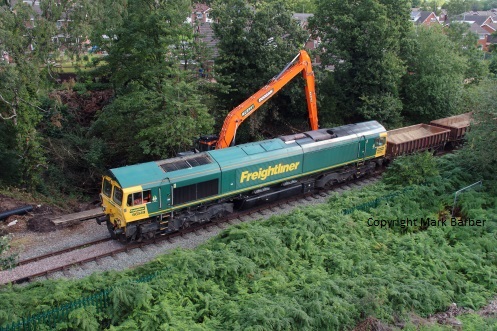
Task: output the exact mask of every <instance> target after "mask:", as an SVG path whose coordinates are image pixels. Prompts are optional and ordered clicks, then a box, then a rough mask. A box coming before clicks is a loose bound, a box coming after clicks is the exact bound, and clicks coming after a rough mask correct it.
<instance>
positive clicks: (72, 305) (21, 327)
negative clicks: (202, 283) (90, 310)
mask: <svg viewBox="0 0 497 331" xmlns="http://www.w3.org/2000/svg"><path fill="white" fill-rule="evenodd" d="M166 272H167V271H166V270H163V271H158V272H155V273H152V274H149V275H146V276H143V277H140V278H138V279H136V280H131V281H129V282H136V283H147V282H149V281H151V280H152V279H154V278H156V277H157V276H159V275H162V274H164V273H166ZM129 282H128V283H129ZM118 286H119V285H118ZM116 287H117V286H113V287H110V288H107V289H104V290H102V291H100V292H98V293H95V294H92V295H89V296H86V297H84V298H81V299H78V300H75V301H73V302H69V303H66V304H64V305H61V306H60V307H57V308H53V309H50V310H47V311H45V312H42V313H38V314H33V315H31V316H28V317H23V318H21V319H20V320H19V321H16V322H13V323H11V324H10V325H7V326H3V327H0V331H35V330H38V329H39V328H40V326H42V325H43V326H46V327H49V328H55V326H56V324H57V323H60V322H63V321H67V320H68V317H69V314H70V313H71V312H72V311H73V310H76V309H78V308H86V307H90V306H95V307H96V308H97V310H99V311H101V310H104V309H105V308H107V307H109V306H110V304H111V300H110V293H111V292H112V290H113V289H114V288H116Z"/></svg>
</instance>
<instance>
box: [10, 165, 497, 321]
mask: <svg viewBox="0 0 497 331" xmlns="http://www.w3.org/2000/svg"><path fill="white" fill-rule="evenodd" d="M457 157H458V155H448V156H445V157H443V158H437V159H434V160H432V161H426V160H425V162H424V163H426V164H430V163H431V162H436V163H438V165H439V169H441V170H440V174H435V175H434V176H432V177H431V179H430V180H428V181H426V182H425V183H424V184H423V185H411V186H410V188H409V190H401V191H399V190H397V189H393V187H392V186H390V185H388V184H385V183H379V184H375V185H372V186H368V187H366V188H363V189H361V190H357V191H351V192H347V193H345V194H344V195H342V196H338V195H336V196H333V197H332V198H331V199H330V200H329V202H328V203H327V204H324V205H321V206H319V207H318V208H316V207H312V208H303V209H298V210H296V211H294V212H293V213H291V214H289V215H282V216H278V217H273V218H271V219H270V220H268V221H265V222H259V223H250V224H241V225H237V226H233V227H231V228H229V229H227V230H225V231H223V232H222V233H221V234H220V235H218V236H217V237H216V238H214V239H213V240H211V241H209V242H208V243H206V244H204V245H203V246H201V247H199V248H197V249H195V250H176V251H174V252H172V253H171V254H168V255H164V256H162V257H160V258H158V259H157V260H156V261H154V262H152V263H149V264H147V265H145V266H143V267H140V268H138V269H136V270H132V271H127V272H125V273H115V272H112V273H104V274H102V275H96V274H95V275H93V276H91V277H90V278H87V279H84V280H82V281H78V282H76V281H46V282H41V283H36V284H32V285H28V286H27V287H24V288H18V287H7V288H4V289H3V291H1V292H0V299H1V300H2V304H3V308H4V311H5V314H4V315H1V316H0V323H1V324H3V325H6V323H7V322H8V321H13V320H14V321H15V320H17V319H18V318H19V317H20V316H26V315H29V314H31V313H37V312H42V311H46V310H47V309H50V308H52V307H54V306H57V305H61V304H64V303H67V302H71V301H73V300H77V299H79V298H81V297H84V296H86V295H89V294H92V293H99V292H100V291H101V290H103V289H110V292H109V300H110V301H109V303H110V304H109V305H108V306H107V307H105V308H99V309H95V307H91V305H90V306H87V307H86V308H84V307H83V308H78V309H76V310H74V311H73V312H72V313H70V315H69V319H68V321H66V322H64V321H62V323H60V325H59V329H61V330H63V329H67V328H68V327H73V328H76V329H85V326H87V327H90V326H95V325H100V327H102V328H109V329H110V330H128V329H129V330H131V329H159V328H160V327H166V328H172V329H188V330H190V329H199V330H219V329H230V330H238V329H240V330H241V329H254V330H255V329H261V330H275V329H281V330H288V329H299V330H316V329H330V330H339V329H349V328H352V327H353V326H354V325H356V324H357V323H358V322H359V321H360V320H361V319H363V318H364V317H367V316H373V317H375V318H379V319H381V320H383V321H384V322H390V323H392V322H393V318H394V316H396V318H398V319H399V318H400V319H401V320H406V321H408V320H409V316H410V314H411V313H414V314H417V315H420V316H427V315H429V314H433V313H435V312H438V311H443V310H445V309H446V308H447V307H448V306H449V305H450V304H451V303H452V302H455V303H457V305H458V306H462V307H466V308H471V309H478V308H480V307H482V306H483V305H485V304H486V303H487V301H488V300H489V299H491V298H493V297H494V295H495V291H496V290H497V282H496V279H497V278H496V277H495V275H496V274H497V264H496V262H497V260H496V258H497V247H496V246H495V245H494V242H495V236H496V235H497V224H496V223H495V219H494V218H495V215H497V203H496V201H495V199H492V196H491V195H490V192H491V190H489V187H490V186H491V185H492V184H493V183H490V182H489V183H485V186H484V188H485V189H484V190H483V191H482V192H480V193H478V194H476V193H474V192H473V193H471V194H466V195H464V196H463V197H461V200H460V201H461V203H460V206H461V210H462V212H463V213H464V214H463V215H462V216H463V217H464V218H468V217H469V218H475V217H479V218H480V219H485V220H486V223H485V225H484V226H481V227H468V226H466V227H463V226H449V225H448V226H443V225H439V226H428V227H423V226H407V228H402V227H401V226H400V225H398V224H397V225H394V226H391V227H388V226H386V227H380V226H371V225H370V224H368V222H369V221H368V220H369V219H373V220H398V219H406V218H409V219H420V218H427V217H430V218H432V219H438V215H439V214H440V212H443V211H444V210H445V207H447V206H449V205H450V203H451V201H452V198H453V192H454V191H456V190H457V189H459V188H460V186H461V185H466V184H467V183H468V182H470V181H472V180H473V179H472V178H471V175H468V174H467V173H465V172H464V171H463V170H462V169H461V168H458V167H454V159H456V158H457ZM420 158H422V159H426V158H427V156H421V157H420ZM400 162H405V161H403V160H401V161H400ZM402 172H410V170H409V169H406V170H400V171H399V170H398V169H396V172H395V173H391V174H389V176H390V177H389V178H393V177H395V176H396V175H398V176H399V178H405V174H403V173H402ZM393 192H400V194H398V195H396V196H395V197H393V198H392V199H387V200H384V201H383V203H382V204H381V205H379V206H378V207H376V208H372V209H369V210H365V211H363V210H361V211H360V210H357V211H355V212H353V213H351V214H349V215H344V214H343V213H342V210H343V209H346V208H350V207H354V206H358V205H361V204H363V203H365V202H368V201H371V200H374V199H375V198H377V197H382V196H385V195H391V194H392V193H393ZM449 223H450V219H449ZM146 275H153V277H148V278H147V279H146V280H145V281H144V280H143V277H144V276H146ZM136 279H142V281H140V282H134V281H133V280H136ZM110 287H112V288H110ZM35 307H36V308H35ZM461 319H462V320H463V322H464V323H467V324H468V325H473V328H474V329H475V330H477V329H478V327H479V326H480V325H489V326H493V325H495V321H493V320H491V319H482V318H480V317H478V316H476V315H467V316H463V317H462V318H461ZM434 329H437V328H434ZM438 329H440V330H443V328H442V327H439V328H438ZM427 330H428V328H427Z"/></svg>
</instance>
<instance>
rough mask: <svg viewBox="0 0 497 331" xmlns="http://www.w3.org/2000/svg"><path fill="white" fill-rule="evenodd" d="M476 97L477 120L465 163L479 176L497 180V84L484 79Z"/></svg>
mask: <svg viewBox="0 0 497 331" xmlns="http://www.w3.org/2000/svg"><path fill="white" fill-rule="evenodd" d="M480 86H481V87H480V89H479V90H478V91H477V92H476V93H475V95H474V96H473V101H472V104H473V107H474V108H473V109H474V113H473V117H474V122H473V125H472V127H471V131H470V132H469V133H468V134H467V143H466V145H465V146H464V148H463V150H462V157H463V166H464V167H465V168H466V169H467V170H468V171H469V172H471V173H472V174H474V175H475V176H476V177H479V178H478V179H481V178H486V179H490V180H494V179H495V174H496V173H497V149H495V148H493V143H492V142H493V141H495V139H497V120H496V118H497V106H496V105H497V100H496V96H497V85H496V82H495V81H485V82H482V83H481V84H480Z"/></svg>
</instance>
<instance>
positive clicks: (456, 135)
mask: <svg viewBox="0 0 497 331" xmlns="http://www.w3.org/2000/svg"><path fill="white" fill-rule="evenodd" d="M472 115H473V113H465V114H461V115H456V116H451V117H446V118H441V119H439V120H435V121H431V122H430V124H431V125H435V126H438V127H441V128H445V129H448V130H450V134H449V142H450V143H451V144H452V145H454V146H455V145H458V144H460V143H462V141H463V139H464V135H465V134H466V132H467V131H468V129H469V125H470V123H471V119H472Z"/></svg>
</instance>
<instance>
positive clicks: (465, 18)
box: [451, 12, 493, 26]
mask: <svg viewBox="0 0 497 331" xmlns="http://www.w3.org/2000/svg"><path fill="white" fill-rule="evenodd" d="M451 21H453V22H467V23H470V24H472V23H476V24H478V25H480V26H482V25H483V24H485V22H487V21H488V23H492V22H493V20H492V17H491V16H489V15H479V14H478V12H469V13H464V14H461V15H456V16H454V17H453V18H452V19H451Z"/></svg>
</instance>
